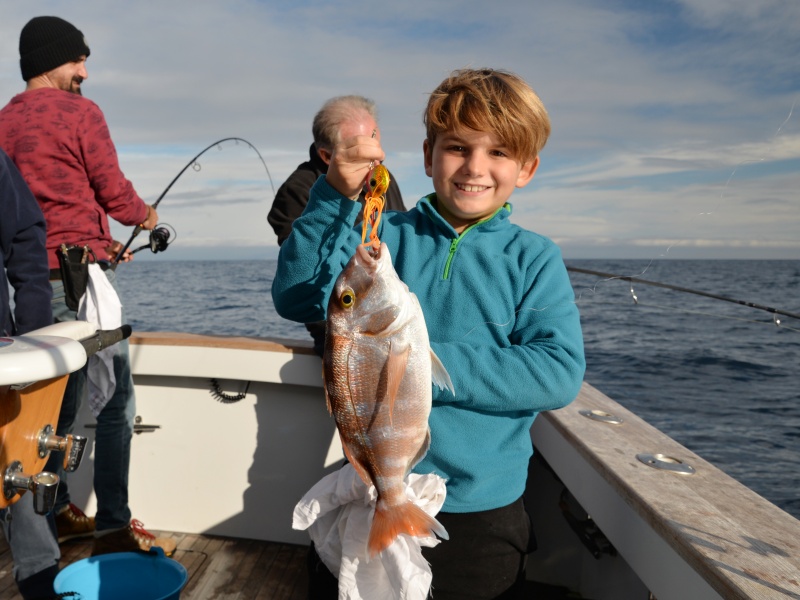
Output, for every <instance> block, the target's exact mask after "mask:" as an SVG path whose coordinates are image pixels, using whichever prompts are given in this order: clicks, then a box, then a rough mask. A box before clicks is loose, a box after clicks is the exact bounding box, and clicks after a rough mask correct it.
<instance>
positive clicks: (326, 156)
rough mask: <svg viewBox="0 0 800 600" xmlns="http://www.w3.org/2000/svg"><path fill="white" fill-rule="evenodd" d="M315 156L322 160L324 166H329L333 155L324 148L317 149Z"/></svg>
mask: <svg viewBox="0 0 800 600" xmlns="http://www.w3.org/2000/svg"><path fill="white" fill-rule="evenodd" d="M317 155H318V156H319V157H320V158H321V159H322V162H324V163H325V164H326V165H329V164H331V158H332V156H333V153H332V152H331V151H330V150H325V148H317Z"/></svg>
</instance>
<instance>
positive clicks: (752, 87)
mask: <svg viewBox="0 0 800 600" xmlns="http://www.w3.org/2000/svg"><path fill="white" fill-rule="evenodd" d="M799 7H800V5H798V4H797V3H796V2H793V1H791V0H764V1H763V2H758V3H753V2H745V1H744V0H734V1H729V0H724V1H723V0H709V1H708V2H702V3H697V2H689V1H688V0H672V1H663V2H645V3H642V2H631V1H627V0H612V1H610V2H605V3H602V4H598V3H596V2H591V1H589V0H559V1H556V0H548V1H543V2H535V3H534V2H527V1H523V0H512V1H508V2H500V3H495V4H493V5H492V9H491V10H490V11H489V10H487V9H486V4H485V2H478V1H477V0H463V1H458V2H456V0H443V1H441V2H433V3H431V2H427V1H426V2H423V1H422V0H408V1H407V2H403V3H395V4H390V5H387V4H382V5H376V4H375V3H365V2H340V3H336V4H335V5H332V4H330V3H328V2H322V1H320V0H311V1H303V2H294V3H282V2H277V1H257V0H208V1H207V2H202V3H196V2H188V1H179V2H169V3H166V2H158V3H156V2H152V1H143V2H134V3H132V2H121V1H116V2H105V1H104V2H100V1H99V0H88V1H86V2H82V3H79V4H75V3H67V2H64V1H63V0H42V1H37V2H36V3H27V4H24V3H23V4H20V3H18V2H15V1H12V0H0V14H3V19H2V21H0V98H2V99H5V98H10V97H11V96H12V95H13V94H15V93H17V92H19V91H21V90H22V87H23V82H22V80H21V79H20V77H19V65H18V54H17V40H18V35H19V31H20V29H21V27H22V26H23V25H24V23H25V22H26V21H27V20H28V19H29V18H30V17H32V16H35V15H39V14H56V15H59V16H62V17H64V18H66V19H68V20H70V21H71V22H73V23H74V24H75V25H76V26H78V27H79V28H80V29H81V30H82V31H83V32H84V33H85V35H86V37H87V40H88V42H89V44H90V46H91V48H92V55H91V57H90V59H89V63H88V68H89V79H88V80H87V82H86V83H85V84H84V93H85V94H86V95H87V96H88V97H90V98H91V99H93V100H95V101H96V102H97V103H98V104H99V106H100V107H101V108H102V109H103V111H104V112H105V114H106V117H107V120H108V122H109V126H110V129H111V132H112V136H113V138H114V140H115V142H116V144H117V146H118V150H119V154H120V161H121V164H122V167H123V170H124V171H125V173H126V175H127V176H128V177H129V178H130V179H131V180H132V181H133V182H134V183H135V185H136V187H137V189H138V190H139V191H140V194H141V195H142V196H143V197H145V198H146V199H147V200H148V201H153V200H154V199H155V198H157V197H158V195H159V194H161V193H162V191H163V190H164V188H165V187H166V186H167V185H168V183H169V182H170V181H171V180H172V178H173V177H175V175H176V174H177V173H178V172H179V171H180V169H181V168H183V166H184V165H185V164H186V162H187V161H188V160H189V159H190V158H191V157H192V156H193V155H194V154H196V153H197V152H199V151H200V150H201V149H203V148H204V147H205V146H207V145H208V144H211V143H212V142H214V141H215V140H219V139H222V138H225V137H231V136H239V137H242V138H244V139H246V140H248V141H249V142H251V143H252V144H253V145H254V146H255V147H256V148H257V149H258V150H259V151H260V152H261V154H262V155H263V157H264V160H265V162H266V164H267V166H268V169H269V174H270V175H271V177H272V179H273V183H272V184H270V182H269V178H268V177H265V170H264V167H263V165H261V164H260V161H259V160H258V157H257V156H255V154H254V153H253V152H252V151H251V150H248V149H247V148H246V147H244V146H242V147H235V146H231V145H227V144H223V145H222V150H220V151H217V150H214V151H213V152H209V153H207V154H206V155H204V156H203V158H202V160H201V161H200V163H201V170H200V171H199V172H197V171H194V170H191V171H187V172H186V173H185V174H184V175H183V176H182V177H181V178H180V180H179V181H178V182H177V183H176V184H175V186H174V188H173V189H172V190H171V191H170V192H169V194H168V195H167V196H166V197H165V199H164V201H163V203H162V204H161V205H160V207H159V214H160V215H161V216H162V218H163V219H169V221H168V222H170V223H171V224H172V225H173V226H174V227H175V228H176V230H177V231H178V235H179V237H180V239H181V241H182V242H183V243H186V244H190V243H191V244H196V245H208V246H215V245H219V244H237V243H240V244H242V245H245V244H252V243H256V241H258V243H261V244H263V245H264V246H265V247H273V246H274V245H275V237H274V234H273V233H272V231H271V230H270V228H269V227H268V225H267V223H266V218H265V217H266V213H267V211H268V209H269V204H270V202H271V198H272V186H273V185H274V187H276V188H277V186H278V185H279V184H280V183H281V182H282V181H283V180H284V179H285V178H286V177H287V176H288V175H289V173H291V171H292V170H293V169H294V167H295V166H296V165H297V164H298V163H300V162H302V161H303V160H304V159H305V157H306V156H307V151H308V145H309V143H310V141H311V135H310V122H311V119H312V117H313V115H314V113H315V112H316V110H317V109H318V108H319V106H320V105H321V104H322V103H323V102H324V101H325V100H326V99H327V98H329V97H331V96H334V95H339V94H344V93H359V94H364V95H367V96H370V97H372V98H374V99H375V100H376V101H377V103H378V105H379V108H380V114H381V128H382V140H383V143H384V145H385V148H386V150H387V155H388V156H387V163H386V164H387V166H389V168H390V169H391V171H392V172H393V173H394V174H395V176H396V178H397V179H398V181H399V183H400V186H401V189H402V191H403V193H404V197H405V198H406V203H407V205H409V206H410V205H413V204H414V203H415V202H416V199H417V198H418V197H420V196H422V195H423V194H426V193H428V192H430V191H431V187H430V180H429V179H428V178H427V177H426V176H425V174H424V172H423V170H422V161H421V145H422V139H423V136H424V131H423V127H422V121H421V115H422V110H423V108H424V105H425V102H426V100H427V94H428V93H429V92H430V91H431V89H433V88H434V87H435V86H436V85H437V84H438V83H439V82H440V81H441V79H442V78H443V77H444V76H445V75H446V74H447V73H449V72H450V71H451V70H452V69H455V68H460V67H463V66H476V67H480V66H494V67H501V68H506V69H509V70H512V71H515V72H517V73H519V74H520V75H522V76H523V77H524V78H526V80H527V81H529V82H530V83H531V85H532V86H533V87H534V89H536V91H537V92H538V93H539V94H540V95H541V97H542V98H543V100H544V101H545V103H546V105H547V107H548V110H549V112H550V115H551V118H552V120H553V134H552V136H551V139H550V140H549V142H548V144H547V146H546V147H545V149H544V152H543V154H542V168H541V169H540V171H539V173H538V174H537V177H536V179H535V180H534V182H533V183H532V184H531V185H530V186H529V187H528V188H526V189H524V190H521V191H520V192H519V193H517V194H515V195H514V196H513V197H512V202H513V204H514V207H515V212H514V218H515V219H516V220H517V222H519V223H520V224H522V225H523V226H527V227H530V228H533V229H534V230H536V231H540V232H542V233H544V234H546V235H550V236H551V237H553V238H554V239H560V240H569V241H570V243H571V244H572V243H582V244H583V245H589V246H591V245H596V246H597V247H598V248H599V250H600V251H602V250H603V248H606V247H607V244H605V242H603V241H602V240H611V241H614V243H617V242H619V243H621V244H623V245H629V246H630V247H631V248H634V249H635V248H642V247H643V246H645V245H647V244H644V242H641V240H651V242H652V243H651V244H649V245H650V246H659V245H664V247H667V246H668V245H669V241H670V240H684V241H683V242H682V244H684V245H685V246H686V247H687V248H689V247H691V248H695V249H696V250H697V252H696V255H697V256H702V255H703V252H702V249H703V248H707V247H709V246H710V245H713V244H715V243H717V244H729V243H736V244H740V246H741V247H742V248H745V247H752V248H753V249H754V250H753V256H755V255H757V254H758V248H761V247H764V245H769V244H782V245H783V246H782V247H784V248H785V256H786V257H795V258H796V257H797V256H798V253H797V246H796V244H794V243H793V240H794V239H796V238H797V237H798V232H800V210H797V209H798V208H799V207H798V204H800V199H798V196H797V193H796V191H795V190H797V189H800V187H799V186H798V183H800V182H798V171H800V169H799V168H798V167H799V166H800V124H798V118H800V115H798V114H797V113H796V112H794V107H795V103H796V102H797V101H798V99H800V73H799V72H798V70H797V68H796V56H797V55H798V51H800V47H799V46H800V38H798V36H797V34H796V32H797V31H798V30H799V29H800V8H799ZM2 101H3V100H1V99H0V102H2ZM701 213H710V215H706V216H700V215H701ZM709 217H710V218H709ZM114 233H115V235H116V236H117V237H120V236H126V235H127V234H128V230H126V229H125V228H121V227H117V226H115V229H114ZM637 240H638V241H637ZM662 242H663V244H662ZM609 243H611V242H609Z"/></svg>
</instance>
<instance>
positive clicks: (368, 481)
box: [339, 434, 374, 487]
mask: <svg viewBox="0 0 800 600" xmlns="http://www.w3.org/2000/svg"><path fill="white" fill-rule="evenodd" d="M339 439H340V440H341V442H342V449H343V450H344V455H345V458H347V460H348V461H349V462H350V464H351V465H353V468H354V469H355V470H356V473H358V476H359V477H360V478H361V481H363V482H364V485H366V486H367V487H369V486H371V485H374V484H373V483H372V477H370V475H369V472H368V471H367V470H366V469H365V468H364V465H362V464H361V462H360V461H359V460H358V459H357V458H356V457H355V456H354V455H353V453H352V452H350V448H348V447H347V444H345V443H344V440H343V439H342V436H341V434H339Z"/></svg>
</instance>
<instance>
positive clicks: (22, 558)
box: [0, 492, 61, 581]
mask: <svg viewBox="0 0 800 600" xmlns="http://www.w3.org/2000/svg"><path fill="white" fill-rule="evenodd" d="M0 519H2V522H3V533H5V535H6V540H8V547H9V548H10V549H11V556H12V557H13V558H14V568H13V573H14V579H15V581H21V580H23V579H27V578H28V577H30V576H31V575H34V574H36V573H40V572H41V571H44V570H45V569H48V568H51V567H53V566H57V565H58V561H59V560H60V559H61V552H60V551H59V549H58V543H57V542H56V538H55V536H54V535H53V527H54V525H52V524H51V523H50V522H49V520H51V519H52V517H49V516H44V515H38V514H36V513H35V512H34V510H33V495H32V494H31V492H25V493H24V494H22V497H21V498H20V499H19V500H17V502H15V503H14V504H12V505H11V506H9V507H8V508H6V509H4V510H0Z"/></svg>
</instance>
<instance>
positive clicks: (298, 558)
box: [0, 532, 308, 600]
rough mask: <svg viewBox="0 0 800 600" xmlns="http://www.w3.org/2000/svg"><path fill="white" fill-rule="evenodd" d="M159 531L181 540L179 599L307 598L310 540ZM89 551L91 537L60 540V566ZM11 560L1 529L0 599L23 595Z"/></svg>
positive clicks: (11, 599) (13, 599) (177, 553)
mask: <svg viewBox="0 0 800 600" xmlns="http://www.w3.org/2000/svg"><path fill="white" fill-rule="evenodd" d="M153 533H156V532H153ZM158 535H160V536H163V537H167V536H169V537H172V538H174V539H175V540H176V541H177V543H178V548H177V550H176V551H175V556H174V558H175V560H177V561H179V562H180V563H181V564H182V565H183V566H184V567H186V570H187V571H188V575H189V579H188V582H187V583H186V587H185V588H184V589H183V591H182V592H181V600H215V599H220V598H225V599H226V600H233V599H236V600H267V599H269V600H300V599H303V600H304V599H305V598H306V593H307V587H308V583H307V582H308V579H307V576H306V566H305V563H306V553H307V552H308V547H307V546H299V545H293V544H279V543H274V542H263V541H258V540H244V539H233V538H224V537H219V536H209V535H194V534H182V533H175V534H171V535H169V534H164V533H158ZM91 551H92V541H91V538H88V539H83V540H70V541H68V542H65V543H63V544H61V567H62V568H63V567H66V566H67V565H69V564H71V563H73V562H75V561H78V560H80V559H82V558H87V557H88V556H89V554H90V553H91ZM12 564H13V563H12V559H11V552H10V551H9V548H8V544H7V543H6V540H5V538H4V537H3V536H2V535H0V600H21V599H22V596H21V595H20V594H19V592H18V591H17V586H16V584H15V583H14V578H13V576H12V574H11V567H12Z"/></svg>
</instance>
